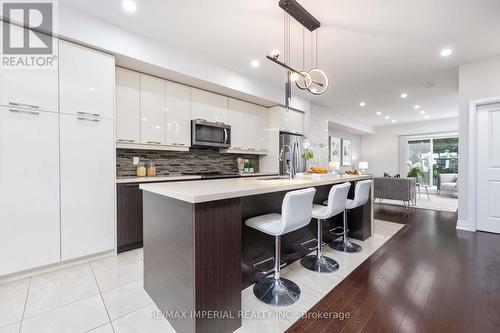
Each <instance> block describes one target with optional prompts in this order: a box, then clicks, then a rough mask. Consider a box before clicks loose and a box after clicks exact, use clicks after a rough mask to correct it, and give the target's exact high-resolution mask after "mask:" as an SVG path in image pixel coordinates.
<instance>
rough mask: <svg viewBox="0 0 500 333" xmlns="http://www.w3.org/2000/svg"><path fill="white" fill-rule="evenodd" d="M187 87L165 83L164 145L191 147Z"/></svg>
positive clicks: (188, 90)
mask: <svg viewBox="0 0 500 333" xmlns="http://www.w3.org/2000/svg"><path fill="white" fill-rule="evenodd" d="M190 90H191V88H189V87H188V86H184V85H181V84H177V83H174V82H169V81H167V84H166V96H167V98H166V105H167V107H166V144H167V145H172V146H181V147H190V146H191V97H190V93H191V92H190Z"/></svg>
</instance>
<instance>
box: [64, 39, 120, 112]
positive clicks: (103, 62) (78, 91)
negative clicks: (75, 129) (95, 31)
mask: <svg viewBox="0 0 500 333" xmlns="http://www.w3.org/2000/svg"><path fill="white" fill-rule="evenodd" d="M114 82H115V59H114V57H113V56H110V55H108V54H104V53H102V52H99V51H96V50H93V49H89V48H86V47H83V46H80V45H76V44H73V43H69V42H65V41H59V87H60V88H59V90H60V91H59V100H60V103H61V104H60V112H62V113H67V114H89V113H90V114H98V115H99V116H100V117H102V118H107V119H114Z"/></svg>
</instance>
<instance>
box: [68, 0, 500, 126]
mask: <svg viewBox="0 0 500 333" xmlns="http://www.w3.org/2000/svg"><path fill="white" fill-rule="evenodd" d="M60 2H65V3H70V4H71V5H72V6H74V7H76V8H78V9H80V10H82V11H85V12H87V13H90V14H91V15H93V16H95V17H98V18H100V19H103V20H105V21H108V22H110V23H112V24H114V25H117V26H119V27H121V28H124V29H127V30H130V31H133V32H136V33H138V34H141V35H143V36H146V37H148V38H152V39H155V40H157V41H159V42H162V43H165V44H166V45H171V47H173V48H177V49H179V50H182V51H185V52H190V53H192V54H196V55H199V56H202V57H203V58H204V59H206V60H208V61H210V62H213V63H216V64H218V65H221V66H224V67H227V68H228V69H231V70H234V71H237V72H240V73H242V74H245V75H248V76H251V77H254V78H258V79H261V80H264V81H267V82H271V83H274V84H276V85H281V84H282V82H283V80H284V73H283V71H282V70H281V69H280V68H278V67H277V66H276V65H275V64H272V63H271V62H270V61H268V60H266V59H265V55H266V54H267V53H268V52H269V51H270V50H271V49H276V48H278V49H280V50H282V49H283V41H282V39H283V37H282V36H283V35H282V34H283V11H282V10H281V9H280V8H279V7H278V0H252V1H243V0H182V1H178V0H175V1H174V0H148V1H144V0H143V1H139V0H136V2H137V12H136V13H134V14H127V13H125V12H124V11H123V10H122V8H121V0H107V1H102V0H86V1H81V0H60ZM299 2H300V3H301V4H302V5H303V6H304V7H305V8H306V9H308V10H309V11H310V12H311V13H312V14H313V15H314V16H316V17H317V18H318V19H319V20H320V21H321V23H322V28H321V29H320V33H319V41H320V43H319V44H320V55H319V67H320V68H322V69H324V70H325V71H326V72H327V73H328V75H329V77H330V79H331V80H333V85H332V86H331V88H330V89H329V90H328V91H327V93H325V94H324V95H322V96H320V97H314V96H311V95H309V96H310V97H311V100H312V101H313V103H315V104H318V105H320V106H323V107H326V108H329V109H331V110H334V111H335V112H339V113H341V114H343V115H346V116H349V117H353V118H355V119H359V120H361V121H363V122H365V123H368V124H372V125H374V126H379V125H386V124H388V123H390V120H385V119H383V116H384V115H389V116H390V117H391V119H395V120H396V121H397V122H398V123H402V122H410V121H418V120H422V119H423V115H420V114H419V112H418V111H416V110H414V108H413V106H414V105H415V104H419V105H421V107H422V109H424V110H425V111H426V112H427V114H428V115H430V117H431V119H435V118H445V117H450V116H456V115H457V114H458V66H459V65H460V64H463V63H467V62H471V61H475V60H480V59H484V58H488V57H491V56H494V55H498V54H500V43H499V42H498V41H499V40H500V20H499V19H498V17H499V14H500V1H499V0H439V1H435V0H419V1H415V0H412V1H410V0H371V1H366V0H349V1H346V0H302V1H299ZM307 35H308V33H306V36H307ZM294 36H295V38H293V37H294ZM292 40H294V41H295V46H294V49H295V51H294V52H292V57H294V59H295V60H293V59H292V62H293V63H294V65H296V66H297V67H301V65H302V28H301V26H299V25H298V23H296V24H295V25H294V28H293V36H292ZM306 44H307V42H306ZM445 47H450V48H452V49H453V50H454V53H453V54H452V56H450V57H449V58H446V59H444V58H442V57H440V55H439V52H440V50H441V49H442V48H445ZM307 49H308V50H309V47H307ZM306 53H309V52H306ZM252 59H259V60H260V63H261V65H260V67H259V68H257V69H254V68H252V67H251V66H250V61H251V60H252ZM308 62H309V59H307V60H306V67H308V65H307V63H308ZM427 82H431V83H433V84H434V86H433V87H432V88H425V87H424V83H427ZM402 92H407V93H408V95H409V96H408V98H407V99H405V100H402V99H401V98H400V97H399V96H400V94H401V93H402ZM294 93H298V92H297V90H296V89H295V90H294ZM303 96H307V95H305V94H304V95H303ZM362 101H363V102H366V106H365V107H363V108H362V107H360V106H359V103H360V102H362ZM377 111H381V112H382V116H376V115H375V113H376V112H377Z"/></svg>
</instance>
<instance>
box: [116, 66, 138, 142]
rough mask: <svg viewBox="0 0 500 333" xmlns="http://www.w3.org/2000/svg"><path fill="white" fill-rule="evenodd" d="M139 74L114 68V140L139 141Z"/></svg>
mask: <svg viewBox="0 0 500 333" xmlns="http://www.w3.org/2000/svg"><path fill="white" fill-rule="evenodd" d="M140 82H141V81H140V75H139V73H137V72H133V71H130V70H127V69H123V68H116V141H117V142H120V143H139V142H141V125H140V121H141V104H140V100H141V99H140V85H141V83H140Z"/></svg>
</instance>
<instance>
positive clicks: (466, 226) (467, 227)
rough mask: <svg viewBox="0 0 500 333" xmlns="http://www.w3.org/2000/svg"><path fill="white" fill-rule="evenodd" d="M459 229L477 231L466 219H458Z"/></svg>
mask: <svg viewBox="0 0 500 333" xmlns="http://www.w3.org/2000/svg"><path fill="white" fill-rule="evenodd" d="M457 230H462V231H469V232H476V228H473V227H471V225H470V223H469V222H468V221H465V220H458V221H457Z"/></svg>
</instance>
